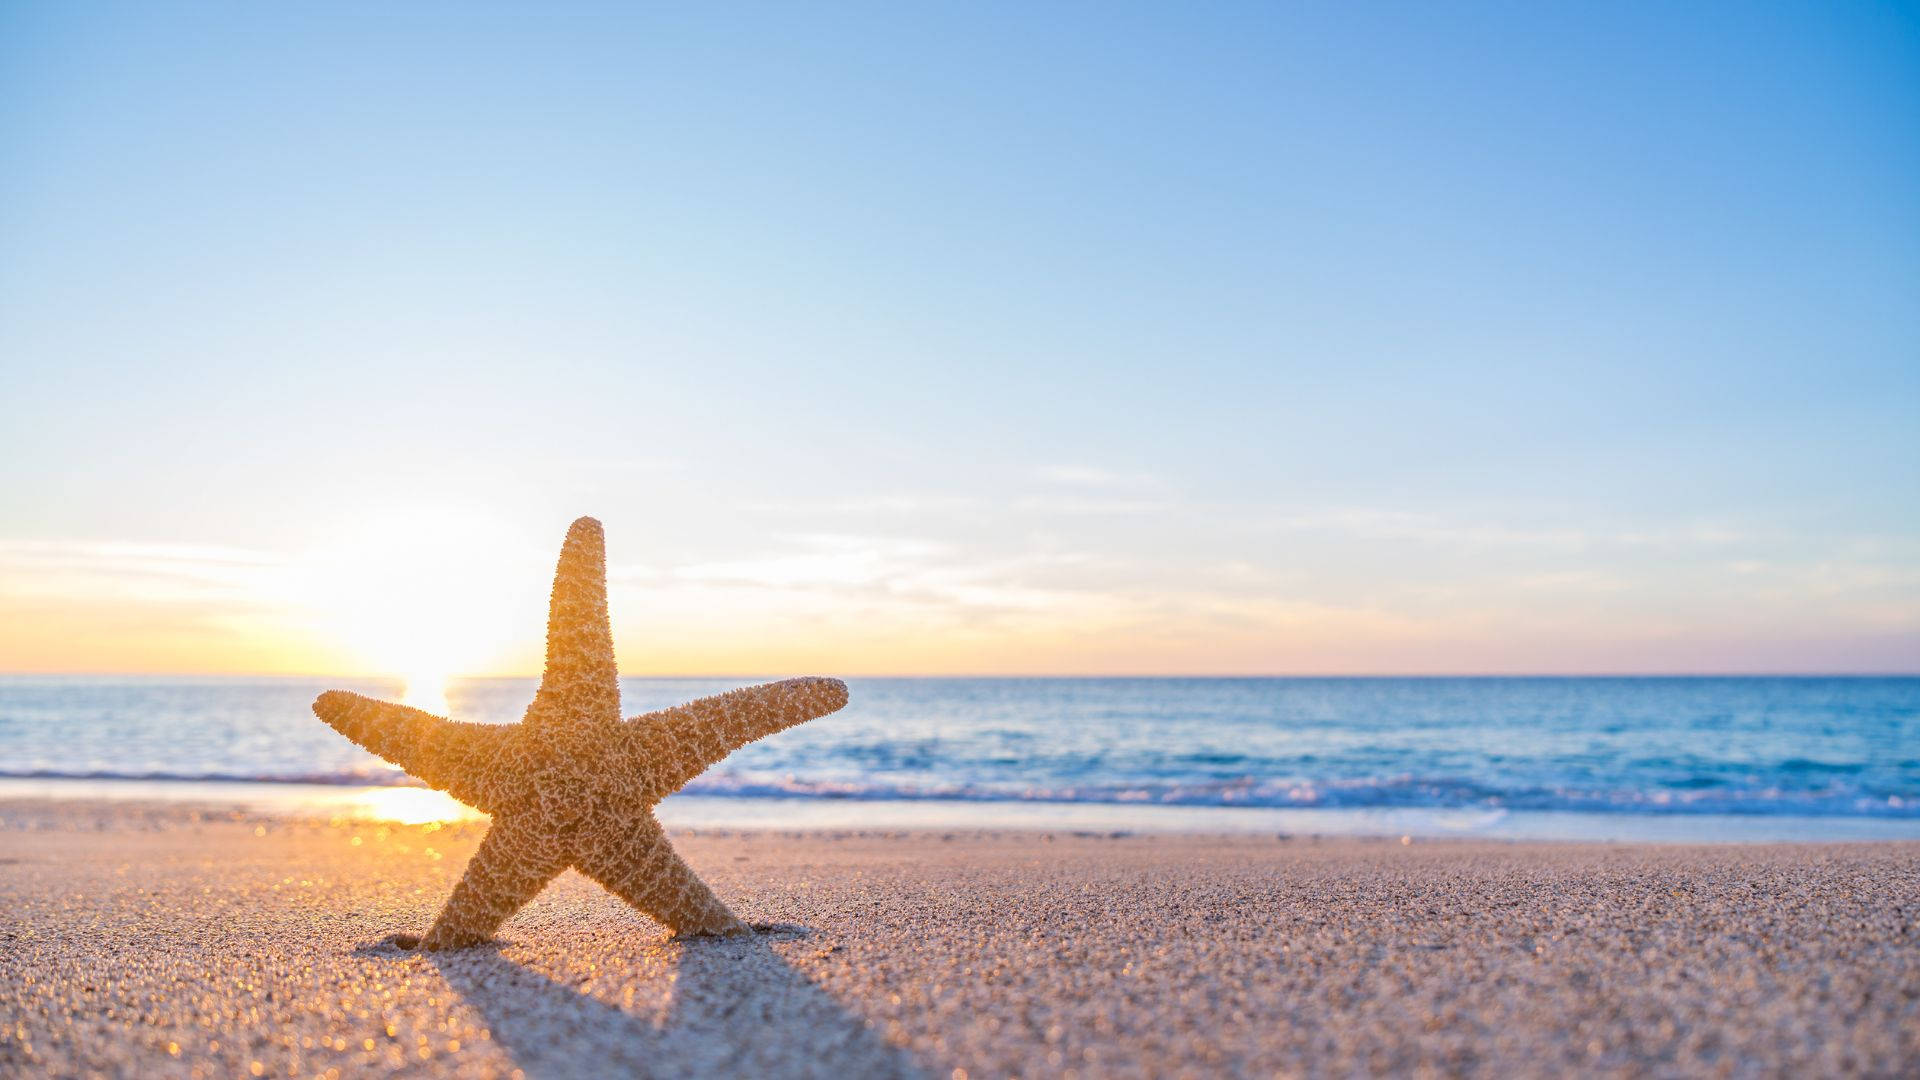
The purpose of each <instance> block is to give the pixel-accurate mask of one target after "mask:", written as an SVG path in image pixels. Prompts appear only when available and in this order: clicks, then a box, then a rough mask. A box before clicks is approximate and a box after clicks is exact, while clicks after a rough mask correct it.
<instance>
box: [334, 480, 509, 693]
mask: <svg viewBox="0 0 1920 1080" xmlns="http://www.w3.org/2000/svg"><path fill="white" fill-rule="evenodd" d="M542 562H543V560H542V559H541V558H540V557H538V556H535V555H531V554H530V552H529V549H528V548H527V547H525V546H523V545H522V544H520V543H518V542H516V534H514V533H513V532H512V531H511V530H509V529H508V528H506V527H505V526H503V525H501V524H500V523H498V522H495V521H493V520H491V519H488V518H487V517H485V516H484V515H476V514H473V513H462V512H458V511H454V510H445V509H443V510H434V511H429V510H426V509H423V508H414V509H412V510H410V511H407V512H396V513H375V514H372V515H370V517H369V518H368V523H367V524H365V525H363V526H362V527H361V528H360V529H358V530H356V531H349V532H344V533H341V534H337V535H334V536H332V537H330V540H329V543H328V546H327V547H326V548H324V549H322V550H317V551H315V552H313V553H311V556H310V558H309V559H308V561H307V573H306V576H305V579H304V583H303V591H304V598H305V599H306V601H307V604H308V606H309V609H310V610H311V611H313V613H314V618H315V621H316V623H317V624H318V625H320V626H321V627H323V628H324V633H325V634H326V635H327V636H328V637H329V638H331V639H332V640H333V641H335V642H338V643H339V644H340V646H342V647H343V649H344V650H345V651H346V652H347V654H348V655H350V656H352V657H354V658H355V662H356V664H357V666H358V667H359V669H360V671H361V672H364V673H368V674H380V675H387V676H397V677H400V678H403V679H404V680H405V682H406V693H405V699H404V700H405V702H406V704H408V705H411V706H413V707H414V708H417V709H424V710H426V711H427V712H430V713H434V714H436V715H439V716H446V715H447V711H448V710H447V680H448V678H449V676H451V675H452V673H454V672H475V671H485V670H489V669H490V668H492V667H493V666H495V665H497V664H499V663H501V661H502V658H503V657H504V656H506V655H507V654H509V653H510V652H511V651H512V650H513V649H514V648H516V647H517V646H518V645H519V644H520V643H519V641H518V636H519V635H522V634H524V633H525V632H526V628H527V627H529V626H533V627H537V626H539V625H540V618H539V615H540V611H541V608H542V604H541V601H542V600H543V599H544V596H543V594H542V592H541V588H540V587H541V586H542V584H543V582H542V580H541V575H542V565H541V564H542Z"/></svg>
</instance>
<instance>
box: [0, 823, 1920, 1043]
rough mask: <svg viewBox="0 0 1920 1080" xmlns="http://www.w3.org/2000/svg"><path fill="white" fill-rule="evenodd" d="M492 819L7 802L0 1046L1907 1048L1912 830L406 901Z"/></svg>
mask: <svg viewBox="0 0 1920 1080" xmlns="http://www.w3.org/2000/svg"><path fill="white" fill-rule="evenodd" d="M483 829H484V825H480V824H468V825H462V826H451V827H445V828H437V829H436V828H433V827H431V826H424V827H423V826H400V825H391V824H377V823H365V822H350V821H334V822H331V823H328V822H304V823H303V822H289V821H284V820H276V819H269V818H259V819H255V818H250V817H244V816H242V815H240V814H238V813H221V814H204V815H203V814H196V813H193V812H189V811H186V810H183V809H180V808H177V807H174V808H140V807H130V806H127V805H124V804H120V805H114V804H105V803H86V804H80V803H70V804H52V803H15V804H8V805H0V910H4V911H6V912H7V913H8V915H7V919H6V921H5V923H4V924H3V925H0V1072H3V1073H7V1074H9V1075H17V1074H39V1073H46V1074H57V1075H87V1074H91V1073H106V1074H111V1075H136V1074H137V1075H142V1076H154V1075H162V1076H164V1075H182V1076H185V1075H204V1076H227V1075H248V1074H251V1075H266V1076H307V1077H311V1076H330V1075H349V1076H355V1075H366V1074H370V1073H380V1072H391V1073H405V1074H416V1075H442V1074H446V1075H458V1076H493V1075H514V1074H516V1073H524V1074H525V1075H527V1076H531V1077H545V1076H606V1075H621V1074H632V1075H647V1076H739V1075H768V1076H834V1077H842V1076H939V1077H950V1076H952V1077H957V1076H960V1075H962V1073H963V1072H964V1073H965V1074H966V1075H970V1076H975V1077H978V1076H1002V1075H1014V1076H1023V1077H1033V1076H1074V1075H1078V1076H1103V1077H1105V1076H1127V1075H1181V1074H1194V1075H1211V1074H1224V1075H1243V1074H1244V1075H1270V1074H1275V1073H1280V1074H1293V1073H1310V1074H1317V1073H1351V1072H1360V1071H1384V1070H1396V1071H1426V1072H1439V1073H1456V1072H1473V1073H1487V1074H1501V1075H1515V1074H1526V1075H1542V1076H1544V1075H1561V1074H1566V1073H1568V1072H1570V1071H1574V1070H1579V1071H1581V1072H1585V1073H1589V1074H1593V1073H1599V1074H1608V1073H1639V1072H1645V1071H1654V1072H1658V1073H1663V1074H1669V1073H1704V1074H1716V1075H1718V1074H1729V1073H1730V1074H1734V1075H1770V1074H1780V1075H1785V1074H1796V1075H1817V1074H1826V1075H1832V1074H1839V1073H1857V1074H1898V1073H1908V1074H1910V1073H1911V1072H1912V1070H1914V1069H1915V1068H1916V1063H1920V934H1916V932H1915V928H1914V925H1913V923H1914V920H1915V915H1916V911H1915V908H1916V900H1915V898H1916V897H1920V844H1913V843H1881V844H1845V845H1794V846H1770V847H1749V846H1724V847H1626V846H1608V845H1576V844H1561V845H1551V844H1526V845H1519V844H1488V843H1465V842H1459V843H1454V842H1448V843H1425V842H1415V843H1412V844H1402V843H1400V842H1398V841H1372V840H1315V839H1313V838H1310V837H1290V838H1279V837H1261V838H1248V837H1236V838H1212V837H1190V836H1165V835H1162V836H1106V835H1098V836H1088V835H1073V834H1065V833H1062V834H1056V835H1051V836H1049V835H1042V834H1028V833H1004V834H986V833H963V834H940V833H904V834H883V833H867V834H861V833H807V834H780V833H772V832H758V833H746V832H739V833H700V834H697V835H689V834H684V833H683V834H679V835H677V836H676V841H675V842H676V845H677V846H678V847H679V849H680V850H681V851H682V852H683V853H684V854H685V855H686V857H687V858H688V860H689V861H690V862H692V863H693V864H694V866H695V867H696V868H697V869H698V870H699V871H700V873H701V874H702V875H703V876H704V877H706V879H707V880H708V881H709V882H711V883H712V884H713V886H714V888H715V890H716V891H717V892H719V893H720V895H721V896H722V897H724V898H725V899H727V900H728V901H729V902H730V903H731V904H733V906H734V908H735V910H736V911H738V912H739V913H740V914H741V915H742V916H744V917H746V918H748V919H751V920H755V921H758V922H763V923H776V924H784V925H783V926H782V927H780V928H776V929H771V930H768V931H765V932H762V933H759V934H756V935H754V936H753V937H750V938H741V939H728V940H701V941H688V942H680V941H673V940H670V939H669V938H668V937H667V936H666V935H665V933H664V932H663V931H662V930H661V929H660V928H659V927H657V926H656V925H655V924H653V923H651V922H649V921H647V920H646V919H644V918H643V917H641V916H639V915H638V914H636V913H634V912H633V911H631V910H630V909H628V908H626V907H625V906H623V905H622V904H621V903H620V902H619V901H617V900H615V899H614V898H613V897H611V896H609V895H608V894H606V893H605V892H603V891H602V890H601V889H600V888H599V887H598V886H596V885H594V884H593V883H591V882H589V881H587V880H585V879H583V878H581V877H579V876H578V875H576V874H573V873H568V874H567V875H565V876H563V877H562V878H561V879H560V880H559V881H557V882H555V883H554V884H553V885H552V886H550V887H549V888H548V889H547V891H546V892H545V893H543V894H542V895H541V897H540V898H539V899H538V900H536V901H535V902H534V903H533V904H531V905H529V906H528V908H527V909H526V910H525V911H523V912H522V913H521V914H520V915H519V916H518V917H516V918H515V919H513V920H512V921H510V922H509V923H508V924H507V925H506V927H505V929H504V931H503V935H502V936H503V942H502V944H500V945H499V946H498V947H497V948H483V949H476V950H470V951H467V952H463V953H454V954H442V955H425V954H419V953H410V952H404V951H401V950H398V949H396V948H394V947H392V946H391V945H384V944H382V943H381V942H382V939H384V938H385V937H386V936H387V935H389V934H392V933H395V932H398V931H409V932H415V933H417V932H419V931H420V930H421V929H422V928H424V927H425V926H426V925H427V923H428V922H429V921H430V920H431V918H432V917H433V914H434V912H435V911H436V909H437V908H438V906H439V904H440V903H441V902H442V901H443V900H444V899H445V897H446V895H447V892H448V890H449V889H450V887H451V886H452V884H453V882H454V881H455V880H456V879H457V878H458V876H459V874H460V871H461V868H462V866H463V865H464V863H465V860H466V857H467V855H468V854H469V853H470V852H471V851H472V849H473V847H474V845H475V844H476V843H477V842H478V840H479V837H480V835H481V833H482V831H483Z"/></svg>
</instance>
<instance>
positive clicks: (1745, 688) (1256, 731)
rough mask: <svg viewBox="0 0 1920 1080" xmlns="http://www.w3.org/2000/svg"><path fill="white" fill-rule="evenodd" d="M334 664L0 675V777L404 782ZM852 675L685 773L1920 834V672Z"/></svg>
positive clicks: (783, 795)
mask: <svg viewBox="0 0 1920 1080" xmlns="http://www.w3.org/2000/svg"><path fill="white" fill-rule="evenodd" d="M745 681H750V680H742V679H627V680H624V682H623V694H624V697H625V701H626V706H627V711H628V712H629V713H638V712H642V711H645V710H649V709H654V708H660V707H664V706H667V705H671V704H677V703H679V702H681V701H685V700H688V699H690V698H693V697H698V696H702V695H705V694H709V693H714V692H718V691H721V690H726V689H730V688H732V687H734V686H738V685H741V684H742V683H743V682H745ZM334 686H343V687H345V688H349V689H358V690H361V691H363V692H367V693H372V694H378V695H382V696H388V697H396V696H398V694H399V691H400V688H399V687H398V686H395V685H392V684H382V683H379V682H377V681H373V682H369V681H360V682H355V681H352V680H347V681H340V680H327V679H204V678H193V679H189V678H127V677H114V678H81V677H24V676H20V677H7V678H0V777H10V778H16V779H20V778H34V779H41V778H84V779H88V780H90V781H95V782H99V783H106V784H113V783H117V782H125V783H131V782H134V781H147V782H150V783H159V784H161V785H165V784H169V783H189V782H193V783H199V784H204V783H206V782H229V783H232V782H269V783H308V784H326V785H349V784H350V785H366V784H374V785H385V784H405V783H408V782H410V781H409V780H408V778H406V777H405V776H404V775H402V774H400V773H398V772H396V771H394V770H393V769H391V768H390V767H388V766H386V765H384V764H383V763H381V762H379V761H378V760H376V759H374V758H372V757H370V756H369V755H367V754H366V753H365V752H363V751H361V750H360V749H358V748H357V747H355V746H353V745H352V744H351V743H348V742H347V741H346V740H345V739H343V738H341V737H340V736H339V735H337V734H335V733H334V732H333V731H331V730H330V729H328V728H327V727H326V726H325V725H323V724H321V723H320V722H319V721H318V720H316V719H314V717H313V715H312V714H311V712H309V711H308V705H309V703H310V702H311V701H312V699H313V697H314V696H315V695H316V694H317V693H319V692H320V691H321V690H324V689H328V688H331V687H334ZM850 686H851V691H852V704H851V705H849V707H848V708H847V709H846V710H844V711H843V712H841V713H838V714H835V715H834V716H831V717H827V718H824V719H822V720H819V721H815V722H814V723H811V724H808V725H806V726H804V727H801V728H797V729H795V730H793V731H789V732H785V733H782V734H781V735H778V736H776V737H774V738H772V739H768V740H766V741H764V742H761V743H758V744H755V745H753V746H750V747H747V748H746V749H744V750H742V751H740V752H739V753H737V754H735V755H734V756H733V757H732V758H729V759H728V760H727V761H725V762H723V763H722V764H721V765H720V766H718V767H717V768H716V769H714V770H713V771H711V772H709V773H708V774H707V775H706V776H703V777H701V778H700V779H698V780H696V781H695V782H694V784H693V786H692V787H690V788H689V789H688V790H689V793H690V794H694V795H698V796H703V797H704V798H703V799H702V800H701V803H702V804H712V805H720V806H725V805H727V803H726V802H725V801H724V800H736V801H737V802H738V804H739V809H740V810H742V811H744V810H745V809H746V808H747V806H748V803H749V801H750V802H751V804H752V805H753V806H756V807H759V806H782V805H784V806H788V807H791V808H792V810H793V811H794V812H795V813H797V814H802V815H805V814H815V816H817V812H816V811H815V810H809V809H807V808H808V807H810V806H811V807H816V808H817V807H819V806H821V805H823V803H824V801H827V800H833V801H836V802H847V801H856V802H867V803H872V804H873V809H875V810H878V809H879V808H880V807H881V806H883V805H884V806H886V807H894V808H899V807H906V806H909V805H919V806H922V807H923V809H921V810H917V811H913V812H912V814H910V815H907V816H918V817H921V818H924V819H927V820H945V819H946V818H950V817H952V814H953V813H954V812H955V810H956V809H958V810H964V809H965V808H966V807H968V806H973V807H977V808H979V809H981V810H986V809H990V808H992V807H996V806H997V807H1001V808H1003V809H1006V810H1008V811H1009V812H1010V813H1011V808H1012V807H1014V806H1018V805H1044V804H1056V805H1057V804H1075V805H1078V806H1082V807H1093V808H1109V809H1108V810H1106V811H1102V812H1101V813H1100V814H1096V815H1095V816H1096V817H1100V818H1101V819H1102V820H1118V817H1117V816H1116V815H1119V813H1120V811H1122V810H1124V811H1126V813H1125V815H1123V816H1126V817H1127V818H1128V819H1129V820H1134V821H1139V820H1147V819H1142V818H1141V817H1140V814H1142V813H1147V812H1150V811H1153V810H1155V809H1165V808H1189V809H1197V808H1223V807H1233V808H1258V809H1262V810H1268V811H1279V810H1287V811H1300V812H1314V813H1320V814H1325V813H1335V812H1346V813H1349V814H1354V815H1359V816H1361V817H1366V818H1371V819H1373V820H1377V821H1382V822H1387V823H1388V824H1386V825H1384V826H1383V828H1384V829H1386V830H1389V831H1390V830H1391V829H1392V828H1394V827H1396V826H1394V825H1393V824H1392V822H1394V821H1398V820H1401V819H1402V818H1404V817H1405V815H1406V814H1408V813H1415V815H1416V816H1420V817H1422V820H1433V819H1435V816H1436V815H1441V816H1451V818H1453V819H1457V820H1460V821H1466V822H1483V823H1488V824H1489V826H1490V827H1491V825H1492V824H1493V823H1497V822H1500V821H1502V820H1505V819H1506V818H1507V817H1508V816H1509V815H1514V814H1523V815H1524V814H1532V815H1539V814H1547V815H1555V814H1562V815H1564V814H1579V815H1588V816H1591V815H1635V816H1639V817H1642V818H1645V817H1648V816H1653V817H1658V818H1661V819H1663V820H1666V821H1668V822H1670V823H1671V824H1670V825H1667V826H1661V828H1666V829H1669V830H1671V829H1675V828H1677V829H1680V830H1682V831H1684V830H1685V829H1686V828H1687V827H1688V826H1687V825H1686V824H1685V823H1686V821H1688V820H1692V821H1694V822H1695V823H1696V824H1704V823H1705V822H1706V821H1707V820H1708V819H1712V820H1715V821H1722V820H1730V819H1732V820H1740V819H1747V820H1750V819H1754V818H1759V817H1769V816H1772V817H1792V818H1795V819H1796V820H1801V819H1807V820H1813V821H1815V822H1816V823H1817V822H1819V821H1827V822H1830V823H1831V825H1830V828H1829V829H1828V830H1827V831H1829V832H1831V833H1833V834H1835V835H1840V834H1848V835H1851V834H1853V833H1855V832H1858V831H1859V830H1860V829H1861V828H1865V827H1867V826H1866V824H1865V823H1867V822H1878V823H1881V824H1883V825H1894V826H1898V828H1896V831H1906V830H1905V826H1908V825H1912V826H1915V829H1914V830H1913V831H1917V832H1920V678H1648V679H1639V678H1600V679H1593V678H1522V679H1508V678H1462V679H1454V678H1416V679H1290V678H1287V679H856V680H852V681H851V683H850ZM533 689H534V683H533V681H532V680H525V679H479V680H467V681H462V682H458V683H456V684H455V685H453V686H452V687H451V688H449V693H448V700H449V702H450V704H451V707H452V712H453V714H454V715H455V716H456V717H459V718H462V719H472V720H482V721H499V722H505V721H511V720H515V719H517V718H518V717H519V714H520V711H521V709H523V708H524V707H525V705H526V703H527V702H528V701H529V700H530V699H531V697H532V694H533ZM769 800H772V801H771V802H769ZM1395 815H1400V817H1396V816H1395ZM895 816H901V815H900V814H898V813H896V815H895ZM1002 816H1006V815H1005V814H1003V815H1002ZM1014 816H1018V814H1017V813H1016V814H1014ZM1169 820H1170V818H1169ZM1602 820H1605V819H1604V818H1603V819H1602ZM1815 831H1819V830H1818V827H1817V824H1816V827H1815ZM1869 831H1876V832H1877V831H1883V830H1876V829H1869Z"/></svg>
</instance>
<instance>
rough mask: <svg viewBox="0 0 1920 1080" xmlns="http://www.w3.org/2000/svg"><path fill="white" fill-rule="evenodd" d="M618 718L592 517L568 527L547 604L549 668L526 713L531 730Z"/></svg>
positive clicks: (601, 533)
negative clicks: (530, 707)
mask: <svg viewBox="0 0 1920 1080" xmlns="http://www.w3.org/2000/svg"><path fill="white" fill-rule="evenodd" d="M619 719H620V673H619V671H618V670H617V669H616V667H615V664H614V657H613V625H612V623H611V621H610V620H609V619H608V616H607V539H606V533H605V530H603V529H602V528H601V527H600V523H599V522H598V521H595V520H594V519H593V518H590V517H583V518H581V519H579V520H578V521H575V522H574V523H573V525H572V526H571V527H569V528H568V529H567V539H566V542H565V543H564V544H562V545H561V547H560V563H559V565H558V566H556V567H555V568H554V571H553V594H552V596H551V597H550V598H549V600H548V602H547V665H546V667H545V669H543V670H542V672H541V674H540V692H539V694H538V695H537V696H536V698H535V700H534V707H533V708H532V709H530V710H529V711H528V712H527V723H528V725H529V726H531V727H535V728H549V729H555V728H567V727H578V726H581V725H582V724H592V723H595V722H599V723H606V724H613V723H617V722H619Z"/></svg>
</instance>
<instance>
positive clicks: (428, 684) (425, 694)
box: [400, 671, 453, 716]
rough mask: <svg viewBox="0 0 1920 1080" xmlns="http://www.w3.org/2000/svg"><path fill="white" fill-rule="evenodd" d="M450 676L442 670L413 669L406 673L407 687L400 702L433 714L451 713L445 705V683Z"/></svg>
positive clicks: (450, 678) (449, 680) (446, 714)
mask: <svg viewBox="0 0 1920 1080" xmlns="http://www.w3.org/2000/svg"><path fill="white" fill-rule="evenodd" d="M452 681H453V680H452V677H451V676H449V675H448V674H447V673H446V672H444V671H415V672H412V673H410V674H408V675H407V677H406V683H407V689H406V691H405V693H403V694H402V695H401V697H400V704H402V705H411V706H413V707H414V708H416V709H420V710H422V711H423V712H430V713H432V714H433V715H435V716H448V715H451V713H452V710H451V709H450V708H449V707H448V705H447V684H449V683H451V682H452Z"/></svg>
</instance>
